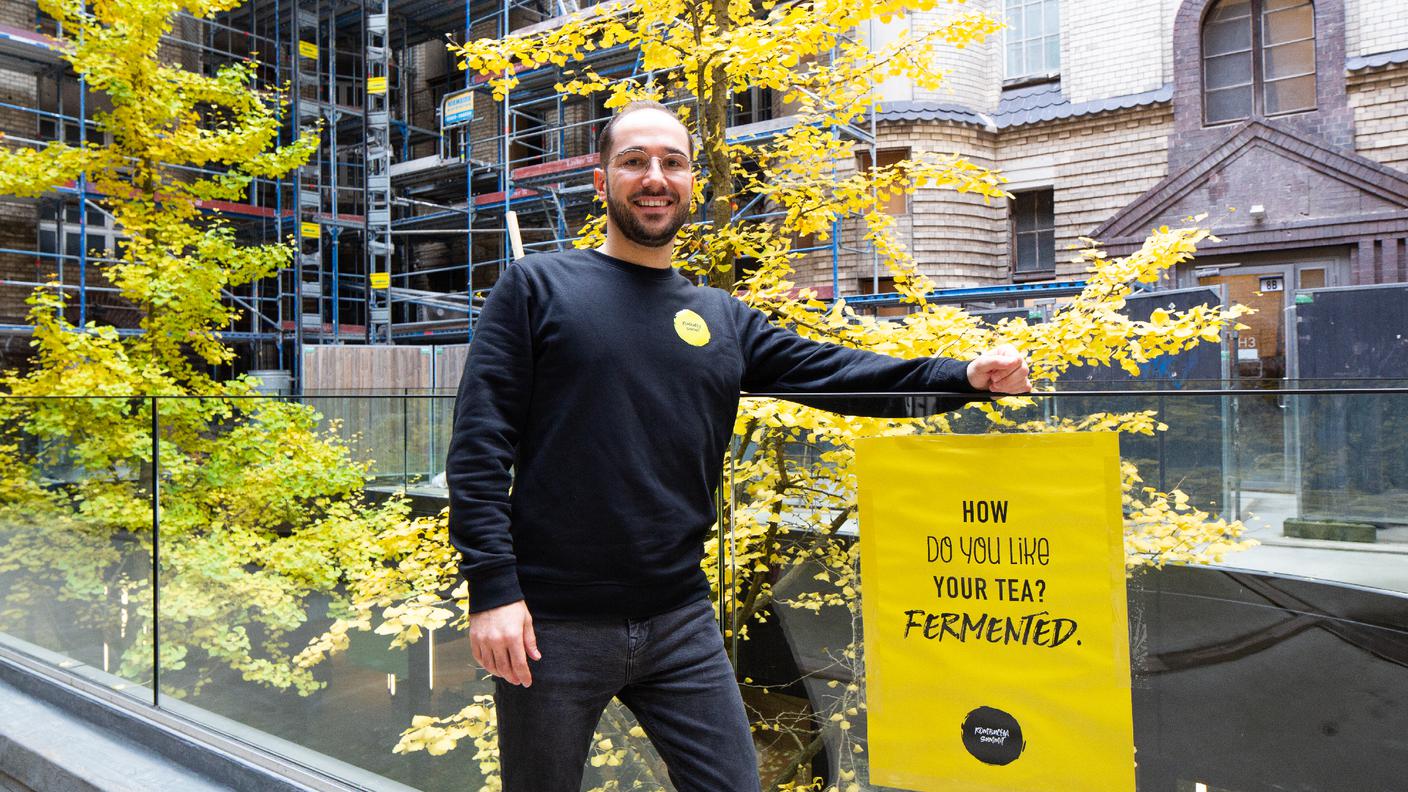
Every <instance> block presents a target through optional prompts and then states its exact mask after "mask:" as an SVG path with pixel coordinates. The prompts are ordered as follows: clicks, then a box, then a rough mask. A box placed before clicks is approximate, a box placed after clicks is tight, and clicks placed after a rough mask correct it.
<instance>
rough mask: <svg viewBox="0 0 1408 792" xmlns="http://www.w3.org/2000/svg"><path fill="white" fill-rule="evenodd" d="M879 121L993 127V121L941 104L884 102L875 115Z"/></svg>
mask: <svg viewBox="0 0 1408 792" xmlns="http://www.w3.org/2000/svg"><path fill="white" fill-rule="evenodd" d="M875 120H877V121H952V122H953V123H955V124H972V125H974V126H980V127H987V128H991V127H992V119H991V118H989V117H988V116H986V115H983V114H982V113H977V112H974V111H972V110H969V109H968V108H966V107H960V106H959V105H952V104H943V103H941V102H882V103H881V104H880V110H879V111H878V112H877V113H876V115H875Z"/></svg>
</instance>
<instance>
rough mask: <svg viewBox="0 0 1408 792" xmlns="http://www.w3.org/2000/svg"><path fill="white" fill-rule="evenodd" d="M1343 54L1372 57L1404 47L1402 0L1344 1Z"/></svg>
mask: <svg viewBox="0 0 1408 792" xmlns="http://www.w3.org/2000/svg"><path fill="white" fill-rule="evenodd" d="M1345 15H1346V17H1347V21H1348V24H1347V25H1346V27H1345V40H1346V44H1347V47H1346V52H1348V53H1349V54H1350V55H1351V56H1353V55H1372V54H1374V53H1376V52H1388V51H1391V50H1397V49H1403V48H1405V47H1408V8H1405V7H1404V5H1403V0H1345Z"/></svg>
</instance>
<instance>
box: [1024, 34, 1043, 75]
mask: <svg viewBox="0 0 1408 792" xmlns="http://www.w3.org/2000/svg"><path fill="white" fill-rule="evenodd" d="M1026 50H1027V52H1026V60H1027V64H1026V65H1027V73H1028V74H1041V73H1043V71H1044V68H1045V63H1044V62H1043V60H1042V54H1043V52H1044V49H1043V47H1042V44H1041V39H1039V38H1036V39H1030V40H1028V41H1027V43H1026Z"/></svg>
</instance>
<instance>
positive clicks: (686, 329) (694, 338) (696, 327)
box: [675, 308, 709, 347]
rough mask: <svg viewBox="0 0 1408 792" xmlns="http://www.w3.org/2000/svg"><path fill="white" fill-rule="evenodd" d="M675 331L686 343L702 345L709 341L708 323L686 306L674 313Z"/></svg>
mask: <svg viewBox="0 0 1408 792" xmlns="http://www.w3.org/2000/svg"><path fill="white" fill-rule="evenodd" d="M675 332H676V333H678V334H679V337H680V338H683V339H684V342H685V343H686V344H690V345H692V346H697V347H702V346H704V345H705V344H707V343H709V325H707V324H705V322H704V317H702V316H700V315H699V314H697V313H695V312H694V311H691V310H689V309H688V308H686V309H684V310H683V311H680V312H679V313H677V314H675Z"/></svg>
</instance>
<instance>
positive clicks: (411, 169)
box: [0, 0, 1025, 383]
mask: <svg viewBox="0 0 1408 792" xmlns="http://www.w3.org/2000/svg"><path fill="white" fill-rule="evenodd" d="M32 2H33V0H0V4H3V3H11V4H15V3H32ZM30 8H31V13H33V14H34V24H33V25H32V29H28V30H25V29H16V28H9V27H4V26H0V69H3V70H9V71H12V72H18V73H22V74H32V75H34V79H35V86H36V88H35V93H34V101H33V103H32V105H29V106H26V105H23V104H16V103H0V115H3V117H4V118H5V119H7V120H6V122H5V124H4V125H5V127H6V128H5V129H4V131H5V132H6V138H7V141H8V142H9V143H10V144H12V145H13V144H20V145H42V144H43V142H45V141H46V140H54V139H63V140H69V141H71V142H79V141H86V140H91V139H92V138H91V136H93V135H96V134H98V129H97V127H96V125H95V124H94V123H93V120H92V117H93V111H94V106H93V105H94V101H93V100H94V97H91V96H89V95H88V93H87V91H86V87H85V86H83V85H82V84H81V81H79V80H78V79H77V78H76V76H75V75H73V73H72V72H71V71H70V70H69V69H68V66H67V64H66V63H65V62H63V61H62V60H61V59H60V58H59V57H58V54H57V52H56V51H55V49H54V48H53V47H52V46H51V44H52V41H53V40H52V36H54V35H57V34H58V32H59V31H57V30H55V28H54V23H53V21H52V20H46V19H45V18H42V15H40V14H39V13H38V12H37V11H34V10H33V7H32V6H30ZM619 8H621V6H620V5H619V4H612V5H609V6H591V5H589V4H584V5H582V6H579V5H578V3H577V1H576V0H466V2H464V3H463V4H462V5H456V4H449V3H445V2H443V0H249V2H246V3H245V4H244V5H242V6H240V7H239V8H236V9H234V10H232V11H229V12H226V13H224V14H221V15H220V16H218V17H216V18H215V19H212V20H198V19H195V18H192V17H189V16H183V17H181V18H179V19H178V20H177V23H176V25H175V26H174V28H173V32H172V34H171V35H170V36H169V37H168V38H169V41H168V42H167V43H168V44H169V48H170V49H169V53H167V54H166V57H168V58H178V59H180V61H181V62H182V64H183V65H185V66H186V67H187V68H191V69H196V70H205V71H206V72H207V73H211V72H213V70H214V69H215V68H217V67H219V65H221V64H222V63H224V62H229V61H233V60H245V59H248V58H250V55H251V53H254V58H255V59H256V61H257V63H258V68H259V78H260V80H261V82H262V83H263V84H265V85H269V86H285V85H286V86H288V88H289V100H290V102H289V105H288V107H287V108H286V112H285V114H284V116H283V117H282V119H281V120H282V123H283V126H282V129H281V132H280V135H279V143H281V144H286V143H289V142H291V141H292V140H294V139H295V138H296V137H297V136H298V135H299V134H300V133H301V132H303V131H306V130H309V129H312V128H315V127H318V126H321V128H322V134H321V138H320V139H321V144H320V146H319V148H318V149H317V152H316V154H315V155H314V156H313V158H312V159H310V161H309V162H308V163H307V164H306V165H304V166H302V167H300V168H298V169H297V170H296V171H295V172H293V173H290V174H288V175H287V176H286V177H285V178H282V179H275V180H269V179H258V180H256V181H255V182H254V183H253V186H252V187H251V189H250V192H249V195H248V197H247V198H246V200H245V201H243V202H239V203H235V202H220V201H208V202H204V204H203V208H204V209H207V210H209V211H212V212H219V213H221V214H222V215H223V216H224V217H226V218H227V219H229V220H230V221H231V222H232V223H234V224H235V225H236V226H237V228H238V230H239V234H240V238H241V239H242V240H243V241H245V242H249V243H259V242H272V241H275V240H285V239H291V240H292V243H293V245H294V246H295V251H296V255H295V257H294V259H293V262H292V264H291V265H290V266H289V267H287V268H286V269H284V270H283V271H282V272H280V273H278V275H277V276H275V277H272V278H268V279H265V280H263V281H260V282H257V283H253V284H249V285H247V286H243V287H240V288H238V289H235V290H231V291H230V292H228V293H227V294H226V295H225V296H226V298H227V299H228V300H229V301H230V302H231V303H232V304H233V305H236V306H238V307H239V308H240V309H241V312H242V317H241V318H240V320H239V323H238V325H237V326H231V327H228V328H226V329H225V332H224V334H223V337H224V338H225V340H227V341H228V342H231V343H233V344H236V345H237V346H238V347H239V351H240V353H241V354H240V363H239V369H240V370H252V369H282V370H286V371H289V372H290V373H291V374H292V376H293V379H294V382H295V383H297V382H300V381H301V379H300V371H299V366H300V361H301V358H302V354H301V350H302V349H303V348H304V347H305V346H307V345H324V344H388V343H399V344H444V343H459V342H465V341H468V340H469V338H470V336H471V334H472V326H473V321H474V318H475V316H476V315H477V312H478V306H479V304H480V303H479V300H478V298H476V294H481V293H482V292H483V290H485V289H487V288H488V287H490V286H491V285H492V284H493V283H494V281H495V280H497V277H498V274H499V273H500V272H502V270H503V268H504V267H505V266H507V265H508V263H509V262H511V261H512V260H513V258H514V257H515V256H516V255H520V254H522V253H531V252H538V251H552V250H562V249H565V248H567V247H569V246H571V245H572V243H573V241H574V235H575V233H576V231H577V229H579V228H580V227H581V226H582V225H583V223H584V222H585V220H586V219H587V217H588V215H589V214H590V213H592V212H593V211H594V208H595V207H594V203H593V202H594V198H595V191H594V188H593V185H592V172H593V170H594V169H595V168H596V167H597V165H598V157H597V151H596V148H597V135H598V133H599V131H600V128H601V125H602V124H603V123H604V122H605V120H606V118H607V117H608V112H607V110H606V109H605V107H604V104H603V100H602V99H601V98H600V95H596V96H593V97H581V96H564V95H562V94H560V93H559V92H558V91H556V90H555V89H554V85H556V84H558V83H560V82H562V81H564V80H565V79H570V78H569V77H568V76H567V75H566V74H565V73H564V72H565V69H564V68H563V67H557V66H547V67H543V68H540V69H536V70H533V71H525V72H521V73H519V74H518V75H517V76H518V77H519V84H518V85H517V86H516V87H514V88H513V89H512V90H510V91H509V92H508V93H507V95H505V96H503V97H502V98H501V99H497V100H496V99H495V98H494V96H493V94H492V91H491V90H490V88H489V86H488V84H487V82H486V81H485V80H484V79H483V78H479V77H476V76H474V75H472V74H470V73H468V72H460V71H459V70H458V69H456V68H455V64H454V63H453V61H452V60H451V58H450V57H449V55H448V53H447V52H446V50H445V47H444V43H443V40H444V37H445V36H446V35H447V34H453V35H454V36H455V37H456V38H464V39H467V38H477V37H484V36H500V37H501V36H506V35H508V34H510V33H519V34H525V33H531V32H533V31H538V30H545V29H549V28H551V27H553V26H557V25H561V24H562V23H563V21H564V20H565V19H566V18H567V17H568V16H570V15H572V14H577V13H583V14H592V13H617V12H618V9H619ZM584 65H589V66H590V67H591V68H592V69H593V70H594V71H595V72H596V73H597V74H600V75H601V76H603V77H606V78H607V79H609V80H627V79H630V80H650V79H651V78H652V75H650V74H647V73H646V72H645V71H644V69H643V65H642V59H641V56H640V53H638V52H635V51H632V50H629V49H627V48H626V47H624V46H619V45H618V46H615V47H608V48H604V49H599V50H596V51H594V52H592V53H590V55H589V57H588V58H587V60H586V61H584V62H579V63H574V64H571V66H570V67H569V68H572V69H578V68H581V67H582V66H584ZM41 88H42V89H41ZM98 98H99V99H101V97H98ZM451 104H453V105H454V107H455V108H456V109H455V110H454V111H453V112H451V111H450V110H447V109H446V108H448V107H450V106H451ZM731 106H732V108H733V110H732V117H731V118H730V124H729V127H728V137H729V140H730V141H731V142H745V141H746V142H764V141H766V140H768V139H769V138H771V137H773V136H776V135H777V134H779V133H781V132H783V131H784V130H787V129H789V128H791V126H792V125H794V124H796V123H798V119H797V118H796V117H793V116H788V115H785V114H784V111H785V109H786V108H785V106H783V105H782V104H781V102H779V101H777V97H774V96H772V95H771V94H770V93H769V92H768V91H764V90H752V91H749V92H746V93H740V94H739V95H736V96H734V97H733V98H732V101H731ZM17 119H28V120H27V121H25V120H17ZM830 132H831V133H832V134H834V135H837V136H841V137H843V138H844V139H847V140H849V141H851V142H852V143H853V144H854V145H855V146H856V147H857V150H858V151H866V152H868V153H869V156H870V159H869V161H870V162H872V163H873V162H875V161H876V160H875V140H876V135H875V121H874V118H873V115H872V117H871V118H870V119H868V121H867V126H856V125H833V127H832V128H831V129H830ZM94 198H95V196H93V195H92V194H91V192H90V191H89V189H88V187H87V185H86V184H85V182H84V180H83V179H79V180H78V181H77V183H76V184H72V185H66V186H64V187H61V188H60V189H58V190H56V191H55V192H54V193H53V194H52V195H51V196H48V197H46V198H45V199H43V200H41V201H39V202H37V204H34V206H33V207H32V211H33V212H34V217H35V218H36V221H37V222H35V223H34V224H33V226H32V227H33V228H34V229H36V230H35V231H34V234H33V239H32V240H31V242H32V244H30V245H28V246H24V245H23V244H20V243H15V244H3V245H0V289H3V290H7V291H8V292H10V296H11V297H15V296H16V295H18V296H20V297H22V296H24V295H27V293H28V291H29V290H30V289H32V288H34V287H35V286H37V285H40V284H43V283H46V282H48V281H49V280H50V279H57V280H58V281H60V282H61V284H62V286H61V288H63V289H64V290H65V291H66V292H68V293H70V294H71V295H73V296H74V297H75V298H76V299H73V300H71V301H70V303H71V308H70V310H71V311H73V315H72V316H71V317H70V320H71V321H75V322H76V323H77V324H79V325H82V324H83V323H84V322H86V321H88V320H90V319H95V320H97V321H99V322H101V323H104V324H111V325H114V326H116V327H118V328H119V329H120V331H121V332H125V333H135V332H138V331H137V330H136V326H137V325H136V320H135V318H136V313H135V310H134V309H133V308H132V307H131V306H124V305H123V304H122V301H121V300H120V299H119V298H118V297H117V296H116V289H113V288H112V287H111V286H109V285H108V284H106V283H105V282H103V280H102V279H101V278H95V277H94V276H93V273H91V272H89V265H90V264H94V263H100V262H102V261H103V260H104V259H103V256H104V255H106V254H105V253H103V251H105V250H107V251H110V250H117V249H119V248H120V245H121V232H120V229H116V228H113V227H112V224H111V223H110V222H109V221H110V220H111V218H109V217H106V216H105V215H104V213H103V212H102V211H101V207H100V206H99V204H98V203H96V202H95V201H94ZM11 208H12V209H13V207H11ZM25 211H29V210H25ZM706 211H707V205H706ZM734 211H735V217H734V218H733V219H734V220H767V219H769V218H771V217H776V216H777V215H778V214H780V213H777V212H776V211H775V208H774V207H770V206H768V205H767V203H766V202H765V201H763V200H761V198H755V199H753V200H740V201H739V202H738V205H737V207H736V209H735V210H734ZM697 219H698V220H699V221H702V222H708V221H709V218H708V217H707V216H704V217H700V218H697ZM515 223H516V227H517V230H518V232H519V236H520V237H521V242H522V245H521V250H515V245H514V240H513V239H511V235H510V233H509V231H508V229H509V227H510V225H511V224H515ZM832 231H833V233H832V234H831V235H830V238H829V239H828V240H826V241H823V242H817V243H813V244H810V245H809V246H807V247H804V248H801V249H800V251H799V252H801V253H803V254H804V255H806V256H807V257H808V260H809V261H810V262H812V263H813V264H814V265H815V264H816V262H822V264H823V265H825V264H829V268H830V271H831V288H830V290H829V292H830V296H840V295H841V294H842V293H843V290H842V288H841V284H840V280H839V277H838V272H839V269H840V267H839V264H840V260H841V257H842V255H843V254H855V255H861V256H864V255H872V256H873V251H870V250H868V249H863V248H860V247H856V246H851V247H847V245H846V243H845V238H846V235H845V234H844V233H843V229H842V221H841V220H837V221H836V222H835V224H834V226H833V229H832ZM742 263H743V265H744V266H745V268H746V265H747V262H742ZM824 268H825V267H824V266H822V267H815V266H814V269H817V270H818V271H823V270H824ZM877 284H878V279H877ZM876 291H878V289H876ZM0 296H3V294H0ZM1023 296H1025V295H1023ZM871 299H873V300H875V301H884V300H886V299H887V298H886V297H884V296H876V297H873V298H871ZM0 304H3V305H10V306H13V305H16V304H18V303H17V301H16V300H13V299H12V300H9V301H8V302H4V301H3V300H0ZM5 310H6V311H7V312H8V315H4V316H0V322H8V323H3V324H0V332H3V333H6V334H10V335H16V336H23V335H24V334H26V333H29V332H32V329H33V328H32V327H30V326H28V325H26V324H24V323H23V319H22V318H20V317H19V316H18V315H17V311H16V310H14V309H12V308H7V309H5Z"/></svg>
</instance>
